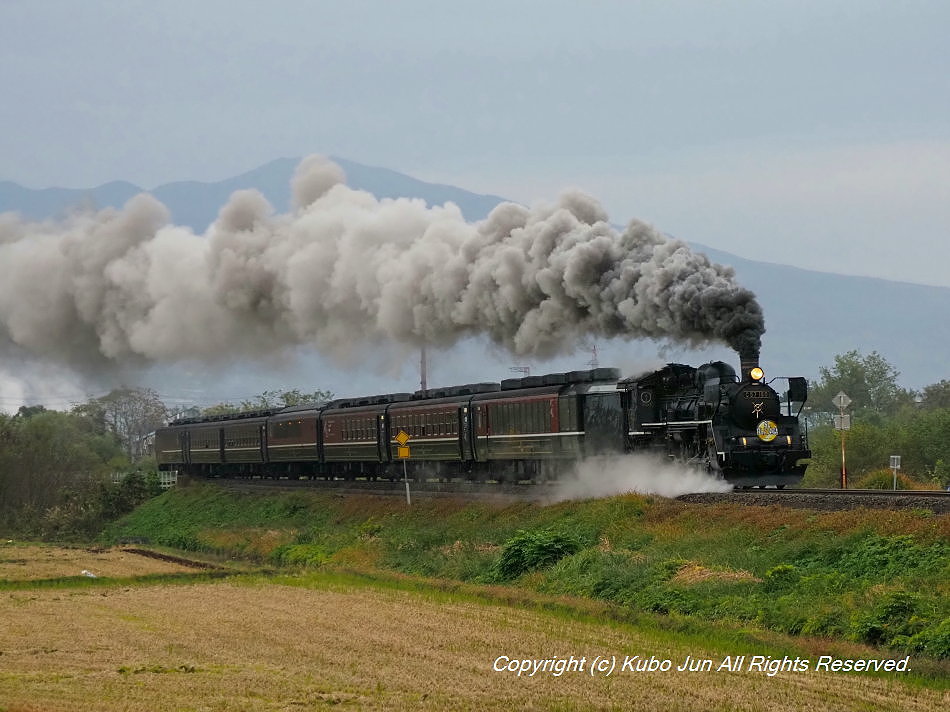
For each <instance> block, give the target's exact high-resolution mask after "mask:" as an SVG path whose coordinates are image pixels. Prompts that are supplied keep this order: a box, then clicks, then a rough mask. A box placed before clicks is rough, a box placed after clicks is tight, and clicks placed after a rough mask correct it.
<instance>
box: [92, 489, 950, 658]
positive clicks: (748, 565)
mask: <svg viewBox="0 0 950 712" xmlns="http://www.w3.org/2000/svg"><path fill="white" fill-rule="evenodd" d="M948 532H950V516H946V515H943V516H934V515H933V514H932V513H930V512H917V511H901V512H886V513H884V512H880V511H863V510H859V511H856V512H846V513H816V512H808V511H803V510H787V509H782V508H763V507H748V506H741V505H716V506H698V505H688V504H683V503H679V502H671V501H668V500H662V499H658V498H647V497H640V496H633V495H627V496H622V497H613V498H609V499H602V500H591V501H580V502H564V503H559V504H556V505H551V506H540V505H535V504H525V503H521V504H516V505H509V506H499V505H496V504H484V503H477V504H472V503H461V502H455V501H446V500H422V501H417V502H416V503H414V504H413V506H412V508H411V509H410V508H407V507H406V506H405V504H404V503H402V502H400V501H398V500H389V499H382V498H377V497H370V496H365V497H347V498H338V497H333V496H332V495H318V494H309V493H292V494H280V495H261V494H237V493H229V492H225V491H223V490H221V489H219V488H216V487H213V486H206V485H205V486H193V487H186V488H181V489H179V490H171V491H169V492H168V493H166V494H164V495H162V496H161V497H158V498H156V499H154V500H151V501H149V502H147V503H146V504H144V505H143V506H141V507H140V508H139V509H137V510H136V511H135V512H133V513H132V514H131V515H128V516H127V517H126V518H124V519H123V520H121V521H120V522H118V523H116V524H114V525H113V526H111V527H110V528H109V530H107V531H106V532H105V534H104V535H103V541H104V542H105V543H109V542H112V541H116V540H118V539H121V538H127V537H145V538H147V539H148V540H150V541H151V542H152V543H154V544H160V545H164V546H170V547H175V548H179V549H185V550H191V551H202V552H209V553H211V552H213V553H217V554H218V555H221V556H234V557H244V558H249V559H254V560H256V561H260V562H264V563H267V564H272V565H284V566H293V567H298V568H299V567H304V568H316V567H327V566H329V567H335V568H337V569H351V570H365V571H376V570H383V571H391V572H397V573H400V574H407V575H411V576H423V577H429V578H436V579H442V580H447V581H457V582H467V583H472V584H494V583H501V582H503V583H505V584H506V585H507V586H515V587H518V588H521V589H524V590H527V591H532V592H536V593H541V594H549V595H554V596H570V597H577V598H581V599H591V600H594V601H600V602H604V603H608V604H610V605H613V606H617V607H619V608H620V609H622V610H626V611H630V612H633V613H643V614H650V615H653V614H663V615H666V616H668V617H670V618H671V619H674V620H686V621H696V622H703V623H708V622H715V621H722V622H726V623H729V624H730V625H739V626H745V627H749V628H750V629H753V630H771V631H776V632H780V633H787V634H793V635H808V636H820V637H825V638H832V639H837V640H842V641H853V642H859V643H867V644H872V645H876V646H880V647H883V648H887V649H891V650H894V651H900V652H907V653H913V654H915V655H924V656H928V657H932V658H937V659H947V658H950V544H948ZM687 574H693V575H687Z"/></svg>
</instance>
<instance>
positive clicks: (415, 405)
mask: <svg viewBox="0 0 950 712" xmlns="http://www.w3.org/2000/svg"><path fill="white" fill-rule="evenodd" d="M741 370H742V377H741V378H740V377H738V376H737V375H736V372H735V369H733V368H732V367H731V366H730V365H728V364H726V363H724V362H722V361H714V362H712V363H707V364H705V365H703V366H700V367H699V368H693V367H691V366H685V365H682V364H669V365H667V366H665V367H664V368H662V369H660V370H659V371H655V372H652V373H648V374H645V375H642V376H639V377H637V378H626V379H620V372H619V371H618V370H617V369H612V368H596V369H593V370H589V371H571V372H569V373H554V374H548V375H545V376H528V377H526V378H512V379H507V380H504V381H502V382H501V383H475V384H469V385H464V386H456V387H451V388H437V389H429V390H426V391H417V392H415V393H390V394H386V395H377V396H369V397H365V398H343V399H338V400H333V401H329V402H326V403H315V404H310V405H304V406H294V407H290V408H284V409H280V410H270V411H257V412H253V413H242V414H238V415H228V416H216V417H206V418H194V419H184V420H177V421H174V422H172V423H171V424H170V425H169V426H168V427H166V428H162V429H160V430H159V431H158V432H157V433H156V438H155V450H156V456H157V459H158V463H159V467H160V469H162V470H178V471H179V472H181V473H184V474H188V475H193V476H208V477H254V476H261V477H290V478H302V477H324V478H341V479H355V478H366V479H399V478H401V477H402V476H403V468H404V467H405V470H406V472H407V473H408V475H409V476H410V477H412V478H424V479H428V478H441V479H454V478H461V479H467V480H495V481H499V482H516V481H525V480H531V481H544V480H549V479H556V478H558V477H560V476H562V475H563V474H564V473H566V472H568V471H569V470H570V469H571V468H572V467H573V466H574V464H575V463H576V462H577V461H578V460H580V459H582V458H585V457H596V456H604V455H618V454H624V453H637V452H647V453H654V454H659V455H661V456H663V457H668V458H670V459H674V460H679V461H683V462H686V463H689V464H691V465H694V466H696V467H699V468H701V469H703V470H705V471H708V472H711V473H715V474H717V475H719V476H721V477H723V478H725V479H726V480H728V481H729V482H732V483H734V484H736V485H738V486H764V485H776V486H779V487H783V486H785V485H789V484H795V483H797V482H799V481H800V480H801V478H802V476H803V475H804V472H805V466H806V465H805V463H804V462H803V461H804V460H806V459H807V458H809V457H810V455H811V453H810V452H809V450H808V444H807V437H806V434H805V433H803V431H802V428H801V427H800V425H799V420H798V414H799V413H800V411H801V407H802V405H803V404H804V402H805V399H806V397H807V387H806V382H805V379H804V378H787V379H782V380H784V381H786V382H787V385H788V388H787V390H786V391H785V392H784V393H783V395H784V401H785V412H784V413H783V412H782V402H781V400H780V398H779V394H778V393H777V392H776V391H775V390H774V389H773V388H772V387H771V385H769V383H767V382H766V381H765V380H764V378H765V376H764V373H763V372H762V370H761V369H760V368H759V367H758V364H757V363H756V362H755V361H754V360H744V361H743V362H742V369H741ZM796 404H797V406H798V410H797V411H796V412H795V413H794V414H793V406H794V405H796Z"/></svg>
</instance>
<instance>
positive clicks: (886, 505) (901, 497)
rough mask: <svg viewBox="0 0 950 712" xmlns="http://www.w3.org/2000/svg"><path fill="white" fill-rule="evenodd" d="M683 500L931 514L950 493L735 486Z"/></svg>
mask: <svg viewBox="0 0 950 712" xmlns="http://www.w3.org/2000/svg"><path fill="white" fill-rule="evenodd" d="M677 499H678V500H680V501H683V502H694V503H697V504H716V503H719V502H736V503H739V504H747V505H757V506H768V505H774V504H778V505H781V506H783V507H791V508H793V509H823V510H845V509H858V508H860V507H864V508H867V509H929V510H930V511H932V512H934V513H935V514H946V513H948V512H950V492H943V491H940V490H896V491H895V490H840V489H784V490H776V489H737V490H734V491H732V492H706V493H697V494H685V495H681V496H680V497H677Z"/></svg>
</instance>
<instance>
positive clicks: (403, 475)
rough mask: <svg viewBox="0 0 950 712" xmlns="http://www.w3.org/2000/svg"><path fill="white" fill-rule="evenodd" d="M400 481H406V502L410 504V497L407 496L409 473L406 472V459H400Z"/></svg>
mask: <svg viewBox="0 0 950 712" xmlns="http://www.w3.org/2000/svg"><path fill="white" fill-rule="evenodd" d="M402 481H403V482H405V483H406V504H407V505H409V506H410V507H411V506H412V499H410V498H409V475H407V474H406V460H405V459H403V461H402Z"/></svg>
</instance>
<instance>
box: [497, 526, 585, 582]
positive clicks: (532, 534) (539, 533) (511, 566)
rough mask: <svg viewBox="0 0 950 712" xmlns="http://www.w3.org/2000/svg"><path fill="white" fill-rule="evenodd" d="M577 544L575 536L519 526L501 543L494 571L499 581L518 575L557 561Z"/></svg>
mask: <svg viewBox="0 0 950 712" xmlns="http://www.w3.org/2000/svg"><path fill="white" fill-rule="evenodd" d="M580 546H581V545H580V542H579V541H578V540H577V539H576V538H575V537H573V536H570V535H568V534H565V533H563V532H558V531H554V530H552V529H538V530H535V531H524V530H519V531H518V532H517V533H516V534H515V535H514V536H513V537H511V539H509V540H508V541H506V542H505V544H504V546H503V547H502V552H501V558H500V559H498V561H497V562H496V563H495V567H494V573H495V575H496V577H497V578H498V579H499V580H502V581H507V580H510V579H513V578H517V577H518V576H521V575H522V574H524V573H527V572H528V571H532V570H534V569H538V568H542V567H545V566H550V565H551V564H554V563H556V562H558V561H560V560H561V559H562V558H564V557H565V556H568V555H570V554H573V553H575V552H577V551H578V550H579V549H580Z"/></svg>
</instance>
